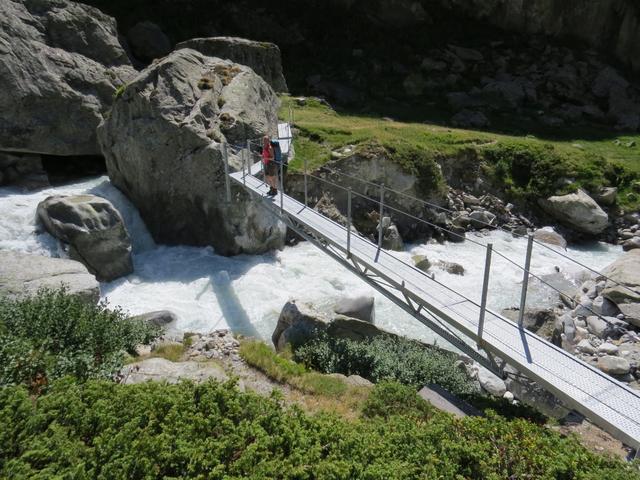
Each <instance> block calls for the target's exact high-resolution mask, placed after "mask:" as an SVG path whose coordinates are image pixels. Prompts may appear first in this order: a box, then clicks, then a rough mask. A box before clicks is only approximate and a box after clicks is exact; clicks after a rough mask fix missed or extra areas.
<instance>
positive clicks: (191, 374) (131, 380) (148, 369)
mask: <svg viewBox="0 0 640 480" xmlns="http://www.w3.org/2000/svg"><path fill="white" fill-rule="evenodd" d="M120 377H121V378H122V380H121V382H122V383H124V384H125V385H131V384H136V383H144V382H148V381H154V382H167V383H178V382H180V381H181V380H190V381H193V382H204V381H206V380H210V379H213V380H217V381H219V382H225V381H227V380H228V379H229V377H228V376H227V374H226V373H225V371H224V369H223V368H222V367H221V366H219V365H217V364H214V363H201V362H171V361H169V360H165V359H164V358H149V359H146V360H142V361H141V362H136V363H131V364H129V365H127V366H126V367H124V369H123V370H122V372H120Z"/></svg>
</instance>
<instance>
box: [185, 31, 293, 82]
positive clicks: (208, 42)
mask: <svg viewBox="0 0 640 480" xmlns="http://www.w3.org/2000/svg"><path fill="white" fill-rule="evenodd" d="M180 48H191V49H193V50H197V51H198V52H200V53H202V54H204V55H207V56H209V57H219V58H223V59H226V60H231V61H232V62H235V63H239V64H241V65H246V66H247V67H251V68H252V69H253V71H254V72H256V73H257V74H258V75H260V76H261V77H262V78H263V79H264V80H265V81H266V82H267V83H268V84H269V85H271V88H273V89H274V90H275V91H276V92H279V93H282V92H288V91H289V90H288V89H287V82H286V80H285V78H284V75H283V73H282V57H281V55H280V49H279V48H278V46H277V45H275V44H273V43H267V42H254V41H252V40H247V39H245V38H237V37H212V38H193V39H191V40H187V41H185V42H181V43H179V44H178V45H176V50H177V49H180Z"/></svg>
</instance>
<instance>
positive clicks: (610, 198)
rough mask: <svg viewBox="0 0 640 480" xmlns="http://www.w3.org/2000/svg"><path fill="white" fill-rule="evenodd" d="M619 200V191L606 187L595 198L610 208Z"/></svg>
mask: <svg viewBox="0 0 640 480" xmlns="http://www.w3.org/2000/svg"><path fill="white" fill-rule="evenodd" d="M617 198H618V189H617V188H616V187H604V188H603V189H602V190H600V193H599V194H598V195H596V196H595V200H596V201H597V202H598V203H600V204H601V205H606V206H608V207H610V206H611V205H614V204H615V203H616V200H617Z"/></svg>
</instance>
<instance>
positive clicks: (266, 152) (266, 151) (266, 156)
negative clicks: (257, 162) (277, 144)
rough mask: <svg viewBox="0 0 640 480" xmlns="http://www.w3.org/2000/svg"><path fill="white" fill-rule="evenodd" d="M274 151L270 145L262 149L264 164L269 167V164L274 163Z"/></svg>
mask: <svg viewBox="0 0 640 480" xmlns="http://www.w3.org/2000/svg"><path fill="white" fill-rule="evenodd" d="M273 157H274V151H273V146H272V145H271V144H269V146H267V147H266V148H265V147H262V162H263V163H264V164H265V165H267V164H268V163H269V162H271V161H273Z"/></svg>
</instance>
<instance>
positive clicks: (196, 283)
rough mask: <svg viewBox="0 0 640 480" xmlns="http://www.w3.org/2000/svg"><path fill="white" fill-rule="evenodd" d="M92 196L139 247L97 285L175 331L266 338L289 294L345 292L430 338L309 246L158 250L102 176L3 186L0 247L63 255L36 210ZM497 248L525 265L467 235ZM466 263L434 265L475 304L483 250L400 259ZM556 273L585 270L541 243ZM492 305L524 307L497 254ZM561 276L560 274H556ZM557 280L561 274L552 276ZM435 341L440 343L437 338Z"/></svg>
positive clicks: (468, 246) (541, 263) (537, 257)
mask: <svg viewBox="0 0 640 480" xmlns="http://www.w3.org/2000/svg"><path fill="white" fill-rule="evenodd" d="M87 192H88V193H93V194H96V195H99V196H102V197H105V198H107V199H109V200H110V201H111V202H112V203H113V204H114V205H115V207H116V208H117V209H118V210H119V211H120V212H121V214H122V216H123V217H124V220H125V223H126V226H127V228H128V230H129V233H130V235H131V237H132V239H133V243H134V267H135V271H134V273H133V274H131V275H129V276H128V277H125V278H121V279H118V280H116V281H114V282H110V283H103V284H102V285H101V294H102V297H103V298H104V299H106V300H108V302H109V303H110V304H111V305H114V306H115V305H119V306H121V307H122V308H123V309H124V310H125V311H128V312H130V313H131V314H139V313H144V312H148V311H152V310H161V309H167V310H171V311H173V312H174V313H176V314H177V315H178V318H179V322H178V328H180V329H182V330H185V331H202V332H206V331H209V330H212V329H216V328H227V327H228V328H231V329H232V330H234V331H236V332H238V333H242V334H245V335H253V336H258V337H260V338H263V339H265V340H269V339H270V338H271V332H272V331H273V328H274V327H275V324H276V322H277V319H278V315H279V312H280V310H281V308H282V306H283V305H284V303H285V302H286V301H287V300H288V299H291V298H295V299H299V300H302V301H309V302H312V303H315V304H317V305H319V306H328V305H329V304H331V303H332V302H333V301H335V300H336V299H337V298H339V297H342V296H356V295H363V294H366V295H371V294H374V295H375V299H376V323H377V324H378V325H379V326H381V327H384V328H386V329H388V330H391V331H394V332H398V333H402V334H404V335H407V336H411V337H415V338H419V339H422V340H425V341H434V340H435V338H434V335H433V334H432V333H431V331H430V330H429V329H427V328H426V327H424V326H422V325H421V324H419V323H418V322H417V321H416V320H414V319H413V318H412V317H411V316H410V315H408V314H406V313H405V312H404V311H402V310H401V309H400V308H399V307H397V306H396V305H394V304H393V303H392V302H391V301H390V300H387V299H386V298H385V297H384V296H382V295H380V294H378V293H375V292H374V291H373V290H372V288H371V287H369V286H368V285H367V284H366V283H364V282H363V281H362V280H360V279H359V278H358V277H356V276H355V275H354V274H352V273H350V272H349V271H347V270H346V269H344V268H343V267H341V266H340V265H339V264H338V263H336V262H335V261H333V260H332V259H331V258H329V257H328V256H326V255H325V254H323V253H322V252H321V251H320V250H317V249H316V248H315V247H313V246H312V245H310V244H308V243H306V242H303V243H301V244H299V245H298V246H295V247H290V248H286V249H285V250H284V251H281V252H274V253H271V254H267V255H260V256H246V255H240V256H237V257H232V258H228V257H222V256H219V255H216V254H215V252H214V251H213V250H212V249H211V248H194V247H166V246H157V245H155V243H154V242H153V239H152V238H151V236H150V235H149V233H148V232H147V230H146V227H145V226H144V223H143V222H142V220H141V218H140V216H139V215H138V212H137V210H136V209H135V208H134V207H133V206H132V205H131V204H130V203H129V202H128V200H127V199H126V198H125V197H124V195H122V193H120V192H119V191H118V190H117V189H116V188H114V187H113V186H112V185H111V184H110V183H109V180H108V178H106V177H102V178H98V179H92V180H88V181H84V182H79V183H74V184H70V185H66V186H60V187H55V188H47V189H43V190H40V191H37V192H30V193H21V192H20V191H18V190H17V189H12V188H0V249H3V250H17V251H22V252H30V253H39V254H43V255H49V256H64V255H65V252H64V250H63V249H62V248H61V247H60V246H59V245H58V242H57V241H56V240H55V239H54V238H53V237H51V236H50V235H49V234H47V233H46V232H43V231H41V230H40V229H39V227H38V226H37V223H36V219H35V212H36V206H37V205H38V203H39V202H40V201H42V200H44V199H45V198H46V197H47V196H50V195H72V194H79V193H87ZM470 238H473V239H475V240H477V241H479V242H482V243H487V242H492V243H493V244H494V248H495V250H497V251H499V252H502V253H504V254H505V255H507V256H509V257H511V258H512V259H513V260H516V261H517V262H518V263H520V264H522V263H524V252H525V248H526V241H525V240H523V239H514V238H513V237H512V236H511V235H509V234H505V233H502V232H492V233H490V234H488V235H484V236H482V235H478V236H475V235H474V236H470ZM565 253H567V254H569V255H571V256H572V257H573V258H575V259H577V260H579V261H581V262H582V263H584V264H586V265H589V266H591V267H592V268H595V269H601V268H603V267H605V266H606V265H608V264H609V263H611V262H612V261H613V260H615V259H616V258H617V257H618V256H619V255H620V254H621V249H620V248H619V247H615V246H611V245H606V244H602V243H594V244H592V245H589V246H588V247H583V248H580V249H575V248H570V249H569V250H568V251H567V252H565ZM417 254H421V255H427V256H428V258H429V260H430V261H431V262H432V263H434V262H436V261H437V260H445V261H449V262H456V263H459V264H461V265H462V266H464V268H465V270H466V273H465V275H464V276H458V275H450V274H448V273H446V272H444V271H441V270H439V269H437V268H433V271H434V272H435V275H436V279H437V280H438V281H441V282H443V283H445V284H447V285H449V286H451V287H453V288H455V289H456V290H458V291H460V292H462V293H463V294H465V295H467V296H468V297H470V298H471V299H474V300H477V299H478V298H479V297H480V289H481V285H482V275H483V269H484V249H483V248H482V247H480V246H478V245H474V244H473V243H471V242H464V243H458V244H456V243H446V244H435V243H434V244H431V243H430V244H426V245H415V246H411V247H409V248H408V249H407V251H406V252H402V253H399V254H398V256H399V257H401V258H402V259H403V260H404V261H406V262H411V257H412V256H413V255H417ZM556 266H557V267H559V269H560V272H561V275H562V276H563V278H564V279H566V280H569V281H572V282H574V283H575V282H578V281H580V279H582V278H584V276H585V272H584V270H583V269H581V268H579V267H577V266H576V265H574V264H570V263H569V262H568V261H566V260H565V261H563V260H562V259H561V258H560V257H558V256H556V255H554V254H552V253H551V252H549V251H547V250H545V249H543V248H542V247H539V246H536V248H535V249H534V256H533V262H532V269H531V270H532V272H534V273H536V274H541V275H552V274H554V272H555V268H554V267H556ZM491 272H492V273H491V288H490V294H489V306H490V307H491V308H493V309H496V310H500V309H502V308H506V307H511V306H518V305H519V299H520V286H521V282H522V272H521V271H519V270H516V269H515V267H513V266H511V265H509V264H508V263H507V262H506V261H505V260H503V259H501V258H500V257H498V256H497V255H494V262H493V268H492V271H491ZM556 277H557V275H556ZM555 281H556V282H557V278H556V279H555ZM549 303H557V295H554V294H553V293H552V292H549V291H548V290H546V291H544V290H541V289H540V288H539V287H536V283H535V282H532V288H531V290H530V293H529V301H528V302H527V305H528V306H534V305H544V304H549ZM438 342H439V344H442V343H443V342H442V341H441V340H439V341H438Z"/></svg>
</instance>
